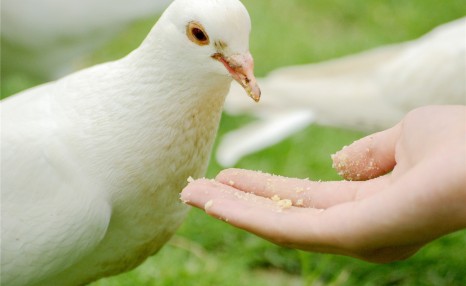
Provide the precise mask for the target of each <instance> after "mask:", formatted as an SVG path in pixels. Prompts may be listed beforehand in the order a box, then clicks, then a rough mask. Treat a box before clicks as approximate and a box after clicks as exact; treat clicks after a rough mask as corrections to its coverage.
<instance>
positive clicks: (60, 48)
mask: <svg viewBox="0 0 466 286" xmlns="http://www.w3.org/2000/svg"><path fill="white" fill-rule="evenodd" d="M171 1H172V0H138V1H131V0H98V1H95V0H41V1H37V0H2V9H1V26H0V30H1V36H2V43H1V44H2V49H1V52H2V69H3V70H4V71H5V70H8V71H14V72H22V73H28V74H32V75H33V76H38V77H40V78H47V79H56V78H58V77H61V76H63V75H65V74H69V73H70V72H72V71H74V70H76V67H77V66H78V65H79V63H78V62H79V60H81V59H82V57H84V56H86V55H88V54H89V53H91V52H92V51H93V50H95V49H97V48H99V47H101V46H102V45H103V44H105V43H106V42H108V41H109V40H110V39H112V38H113V36H115V35H116V34H117V33H118V31H120V30H121V29H122V28H124V27H125V26H126V25H128V24H130V23H132V22H133V21H135V20H138V19H141V18H145V17H149V16H153V15H156V14H159V13H161V12H162V11H163V10H164V9H165V8H166V7H167V6H168V4H169V3H170V2H171Z"/></svg>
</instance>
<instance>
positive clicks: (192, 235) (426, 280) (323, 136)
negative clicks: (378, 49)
mask: <svg viewBox="0 0 466 286" xmlns="http://www.w3.org/2000/svg"><path fill="white" fill-rule="evenodd" d="M243 3H244V4H245V5H246V6H247V8H248V10H249V12H250V15H251V18H252V23H253V32H252V38H251V52H252V54H253V56H254V58H255V61H256V73H257V75H259V76H263V75H265V74H267V73H268V72H269V71H271V70H273V69H274V68H277V67H280V66H285V65H292V64H300V63H308V62H317V61H321V60H325V59H329V58H333V57H338V56H342V55H346V54H350V53H354V52H358V51H361V50H365V49H368V48H371V47H375V46H379V45H383V44H389V43H395V42H400V41H405V40H410V39H414V38H416V37H419V36H420V35H422V34H424V33H426V32H428V31H429V30H430V29H432V28H433V27H435V26H437V25H439V24H441V23H444V22H447V21H450V20H453V19H456V18H459V17H461V16H463V15H465V14H466V6H465V5H464V1H463V0H449V1H438V0H404V1H395V0H385V1H377V0H352V1H347V0H287V1H271V0H244V1H243ZM153 23H154V19H147V20H142V21H140V22H138V23H136V24H135V25H134V26H132V27H131V28H130V29H128V30H127V31H125V32H123V33H122V34H121V36H120V37H119V38H118V39H116V40H115V41H114V42H112V43H110V44H109V45H108V46H107V47H105V48H103V49H102V50H100V51H98V52H96V53H95V54H93V55H92V56H91V57H90V58H89V59H87V60H86V61H85V62H84V63H83V65H92V64H95V63H98V62H103V61H107V60H112V59H116V58H118V57H121V56H123V55H125V54H126V53H127V52H128V51H130V50H132V49H133V48H135V47H136V46H137V45H138V43H139V42H140V41H141V40H142V39H143V38H144V36H145V35H146V34H147V32H148V31H149V29H150V27H151V26H152V25H153ZM37 83H38V81H37V80H36V79H31V78H28V77H27V76H24V75H18V74H14V75H11V74H8V71H3V73H2V87H1V92H2V96H3V97H4V96H7V95H9V94H12V93H14V92H16V91H19V90H21V89H24V88H27V87H29V86H32V85H34V84H37ZM264 96H266V95H264ZM249 120H250V119H249V118H245V117H230V116H224V117H223V119H222V122H221V128H220V135H221V134H224V133H225V132H227V131H228V130H231V129H233V128H235V127H238V126H240V125H241V124H243V123H245V122H248V121H249ZM363 135H364V134H362V133H359V132H353V131H348V130H342V129H336V128H327V127H320V126H311V127H309V128H307V129H305V130H304V131H302V132H300V133H298V134H296V135H295V136H293V137H291V138H289V139H287V140H285V141H284V142H282V143H280V144H277V145H275V146H273V147H271V148H268V149H266V150H264V151H261V152H259V153H257V154H255V155H252V156H248V157H246V158H244V159H243V160H241V161H240V162H239V163H238V165H237V167H241V168H248V169H258V170H263V171H266V172H273V173H275V174H281V175H286V176H293V177H303V178H304V177H309V178H311V179H315V180H335V179H338V177H337V175H336V174H335V172H334V171H333V170H332V168H331V161H330V157H329V156H330V154H332V153H333V152H335V151H337V150H338V149H339V148H341V147H342V146H344V145H346V144H348V143H350V142H352V141H354V140H355V139H357V138H359V137H361V136H363ZM220 170H221V168H220V166H218V164H216V163H215V161H212V162H211V164H210V167H209V170H208V174H207V176H209V177H213V176H215V174H216V173H218V171H220ZM464 245H466V232H465V231H462V232H458V233H455V234H452V235H449V236H447V237H444V238H442V239H439V240H437V241H435V242H433V243H431V244H429V245H428V246H426V247H425V248H423V249H422V250H421V251H420V252H419V253H418V254H416V255H415V256H414V257H412V258H411V259H408V260H406V261H403V262H397V263H391V264H386V265H376V264H371V263H366V262H362V261H358V260H356V259H352V258H348V257H341V256H335V255H327V254H314V253H305V252H301V251H297V250H292V249H286V248H282V247H279V246H276V245H273V244H271V243H269V242H267V241H264V240H262V239H260V238H258V237H256V236H254V235H251V234H248V233H246V232H244V231H241V230H238V229H235V228H233V227H231V226H229V225H227V224H225V223H223V222H220V221H217V220H214V219H212V218H211V217H209V216H207V215H205V214H204V213H203V212H201V211H199V210H192V211H191V213H190V215H189V217H188V219H187V220H186V222H185V223H184V224H183V225H182V227H181V228H180V229H179V231H178V232H177V234H176V236H175V238H174V239H173V240H172V241H171V242H170V243H169V244H168V245H166V246H165V247H164V248H163V249H162V250H161V251H160V252H159V253H158V254H157V255H156V256H154V257H151V258H149V259H148V260H147V261H146V262H145V263H144V264H142V265H141V266H140V267H138V268H136V269H135V270H133V271H131V272H128V273H124V274H121V275H119V276H116V277H111V278H106V279H102V280H100V281H98V282H96V283H94V284H92V285H93V286H106V285H109V286H110V285H112V286H124V285H125V286H126V285H128V286H130V285H200V286H208V285H466V278H465V275H464V269H466V258H465V257H466V255H465V252H464Z"/></svg>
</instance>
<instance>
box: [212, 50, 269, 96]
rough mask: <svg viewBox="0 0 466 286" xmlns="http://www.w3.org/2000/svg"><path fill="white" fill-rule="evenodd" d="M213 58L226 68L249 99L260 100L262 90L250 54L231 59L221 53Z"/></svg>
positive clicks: (235, 56)
mask: <svg viewBox="0 0 466 286" xmlns="http://www.w3.org/2000/svg"><path fill="white" fill-rule="evenodd" d="M212 57H213V58H214V59H216V60H218V61H219V62H221V63H222V64H223V65H224V66H225V67H226V69H227V70H228V72H229V73H230V74H231V77H232V78H233V79H234V80H236V81H237V82H238V83H239V84H240V85H241V86H242V87H243V88H244V89H245V90H246V92H247V93H248V95H249V97H251V98H252V99H253V100H254V101H255V102H258V101H259V100H260V97H261V90H260V89H259V86H258V85H257V81H256V78H255V77H254V60H253V59H252V56H251V54H250V53H249V52H247V53H246V54H236V55H233V56H230V57H225V56H224V55H222V54H221V53H216V54H214V55H213V56H212Z"/></svg>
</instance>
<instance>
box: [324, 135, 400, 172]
mask: <svg viewBox="0 0 466 286" xmlns="http://www.w3.org/2000/svg"><path fill="white" fill-rule="evenodd" d="M397 140H398V127H397V126H395V127H394V128H391V129H388V130H385V131H382V132H379V133H375V134H372V135H369V136H367V137H364V138H362V139H360V140H357V141H355V142H353V143H352V144H351V145H349V146H345V147H344V148H343V149H342V150H340V151H338V152H337V153H335V154H334V155H332V156H331V157H332V161H333V165H332V167H333V168H334V169H335V170H336V171H337V172H338V174H339V175H340V176H342V177H343V178H344V179H346V180H351V181H364V180H369V179H373V178H376V177H379V176H382V175H385V174H386V173H388V172H390V171H391V170H392V169H393V167H394V166H395V164H396V161H395V148H396V142H397Z"/></svg>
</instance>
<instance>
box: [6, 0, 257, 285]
mask: <svg viewBox="0 0 466 286" xmlns="http://www.w3.org/2000/svg"><path fill="white" fill-rule="evenodd" d="M249 32H250V20H249V16H248V14H247V11H246V9H245V8H244V6H243V5H242V4H241V3H240V2H239V1H237V0H175V1H174V2H173V4H172V5H171V6H170V7H169V8H168V9H167V10H166V12H165V13H164V14H163V15H162V17H161V18H160V20H159V21H158V22H157V24H156V25H155V26H154V28H153V29H152V31H151V32H150V33H149V35H148V36H147V38H146V39H145V40H144V42H143V43H142V44H141V46H140V47H139V48H137V49H136V50H135V51H133V52H132V53H130V54H129V55H128V56H126V57H125V58H123V59H121V60H118V61H114V62H110V63H106V64H102V65H98V66H94V67H92V68H89V69H86V70H82V71H80V72H77V73H74V74H72V75H70V76H67V77H65V78H63V79H61V80H58V81H56V82H51V83H48V84H44V85H41V86H38V87H35V88H32V89H30V90H26V91H24V92H22V93H20V94H17V95H14V96H12V97H11V98H7V99H6V100H4V101H2V102H1V105H0V106H1V115H2V146H1V152H2V153H1V154H2V156H1V164H2V165H1V166H2V170H1V172H2V173H1V192H2V194H1V195H2V225H1V227H2V244H1V282H2V283H1V284H2V285H5V286H17V285H82V284H85V283H88V282H90V281H93V280H96V279H98V278H100V277H104V276H109V275H113V274H117V273H120V272H122V271H126V270H129V269H131V268H134V267H135V266H137V265H138V264H139V263H141V262H142V261H144V259H145V258H147V257H148V256H149V255H151V254H153V253H155V252H156V251H157V250H158V249H159V248H160V247H161V246H162V245H163V244H164V243H165V242H166V241H167V240H168V239H169V238H170V236H171V235H172V234H173V233H174V232H175V230H176V229H177V227H178V226H179V225H180V223H181V222H182V220H183V218H184V216H185V214H186V210H187V209H186V207H185V206H184V205H183V204H182V203H180V202H179V192H180V191H181V189H182V188H183V187H184V185H185V184H186V179H187V178H188V177H189V176H192V177H200V176H203V175H204V172H205V170H206V167H207V164H208V159H209V153H210V151H211V146H212V143H213V140H214V137H215V134H216V130H217V127H218V123H219V119H220V116H221V110H222V105H223V102H224V98H225V96H226V94H227V92H228V89H229V86H230V82H231V78H232V77H233V78H234V79H236V80H238V81H240V82H241V84H242V85H244V86H245V88H246V89H247V91H248V93H249V94H250V96H251V97H253V98H254V99H255V100H258V97H259V90H258V88H257V86H256V85H255V79H254V77H253V74H252V68H253V62H252V57H251V55H250V54H249V51H248V50H249V48H248V44H249ZM219 43H221V44H219Z"/></svg>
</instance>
